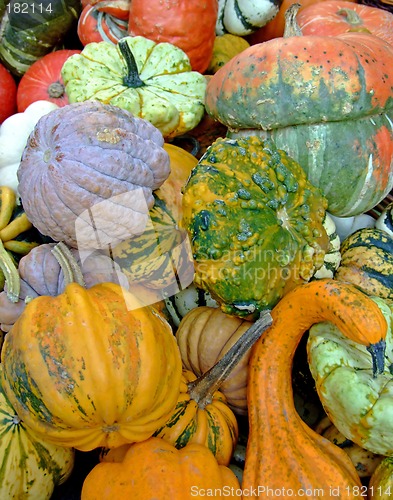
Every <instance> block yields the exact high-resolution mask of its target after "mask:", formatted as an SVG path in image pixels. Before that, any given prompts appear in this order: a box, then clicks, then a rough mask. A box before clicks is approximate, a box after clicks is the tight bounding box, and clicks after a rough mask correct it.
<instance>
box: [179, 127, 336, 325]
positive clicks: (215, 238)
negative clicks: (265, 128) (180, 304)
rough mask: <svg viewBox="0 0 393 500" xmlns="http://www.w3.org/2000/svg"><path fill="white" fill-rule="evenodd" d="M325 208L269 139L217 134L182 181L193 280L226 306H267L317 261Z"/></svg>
mask: <svg viewBox="0 0 393 500" xmlns="http://www.w3.org/2000/svg"><path fill="white" fill-rule="evenodd" d="M325 209H326V200H325V199H324V197H323V196H322V194H321V192H320V191H319V189H317V188H315V187H314V186H313V185H312V184H310V182H309V181H308V180H307V178H306V175H305V173H304V171H303V170H302V168H301V167H300V165H299V164H298V163H296V162H295V161H294V160H292V158H290V157H289V156H288V155H287V154H286V153H285V152H284V151H281V150H278V149H277V148H276V147H275V146H274V144H273V143H272V142H270V141H267V142H264V141H262V140H261V139H259V138H258V137H256V136H249V137H248V138H240V139H237V140H231V139H222V138H219V139H217V140H216V141H215V142H214V143H213V144H212V145H211V146H210V147H209V148H208V150H207V152H206V153H205V155H204V156H203V157H202V158H201V159H200V161H199V163H198V165H197V166H196V167H195V168H194V169H193V171H192V173H191V176H190V178H189V180H188V182H187V184H186V186H185V188H184V195H183V219H182V226H183V227H184V228H186V229H187V231H188V233H189V236H190V240H191V245H192V250H193V255H194V261H195V277H194V282H195V284H196V286H198V287H200V288H202V289H205V290H207V291H209V292H210V293H211V295H212V297H213V298H214V299H215V300H216V301H217V302H219V303H220V305H221V308H222V310H223V311H224V312H226V313H230V314H236V315H239V316H247V315H249V314H253V313H255V312H258V311H260V310H263V309H269V308H271V307H272V306H274V305H275V304H276V303H277V301H278V300H279V299H280V298H281V297H282V296H283V295H284V294H285V293H286V292H288V291H289V290H290V289H292V288H293V287H294V286H295V285H297V284H299V283H304V282H307V281H308V280H309V279H310V278H311V277H312V276H313V274H314V273H315V271H316V270H317V269H318V268H319V267H321V266H322V264H323V260H324V256H325V252H326V251H327V249H328V244H329V241H328V237H327V234H326V231H325V229H324V227H323V218H324V215H325Z"/></svg>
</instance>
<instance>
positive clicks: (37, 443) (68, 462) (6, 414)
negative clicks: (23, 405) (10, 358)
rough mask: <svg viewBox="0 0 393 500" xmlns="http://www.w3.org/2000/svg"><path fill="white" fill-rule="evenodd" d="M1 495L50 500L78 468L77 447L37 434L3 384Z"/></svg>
mask: <svg viewBox="0 0 393 500" xmlns="http://www.w3.org/2000/svg"><path fill="white" fill-rule="evenodd" d="M0 457H1V460H0V464H1V465H0V498H1V499H2V500H11V499H23V500H46V499H49V498H51V495H52V493H53V491H54V488H55V486H57V485H59V484H62V483H63V482H64V481H65V480H66V479H68V477H69V476H70V474H71V472H72V470H73V468H74V450H73V449H72V448H63V447H61V446H57V445H54V444H51V443H47V442H45V441H43V440H42V439H40V438H38V437H36V436H35V435H34V434H33V433H32V431H30V430H29V429H28V428H27V427H26V426H25V425H24V423H23V421H21V420H20V419H19V417H18V415H17V414H16V412H15V410H14V408H13V407H12V405H11V403H10V401H9V400H8V398H7V396H6V395H5V394H4V391H3V389H2V387H1V386H0Z"/></svg>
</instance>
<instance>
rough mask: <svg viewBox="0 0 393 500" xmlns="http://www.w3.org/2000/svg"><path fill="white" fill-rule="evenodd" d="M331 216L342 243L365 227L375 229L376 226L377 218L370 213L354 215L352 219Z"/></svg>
mask: <svg viewBox="0 0 393 500" xmlns="http://www.w3.org/2000/svg"><path fill="white" fill-rule="evenodd" d="M329 215H330V217H331V219H332V220H333V221H334V224H335V226H336V232H337V234H338V237H339V238H340V241H344V240H345V238H347V237H348V236H349V235H351V234H352V233H354V232H355V231H357V230H358V229H363V228H365V227H374V226H375V224H376V221H375V217H374V216H372V215H370V214H369V213H366V214H359V215H353V216H352V217H336V216H335V215H331V214H329ZM377 217H378V216H377Z"/></svg>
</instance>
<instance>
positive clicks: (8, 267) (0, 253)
mask: <svg viewBox="0 0 393 500" xmlns="http://www.w3.org/2000/svg"><path fill="white" fill-rule="evenodd" d="M0 270H1V271H2V272H3V274H4V279H5V283H6V285H7V297H8V299H9V300H10V301H11V302H14V303H16V302H18V300H19V294H20V276H19V272H18V269H17V267H16V266H15V264H14V261H13V259H12V257H11V255H10V254H9V253H8V252H7V250H6V249H5V248H4V245H3V242H2V241H1V239H0Z"/></svg>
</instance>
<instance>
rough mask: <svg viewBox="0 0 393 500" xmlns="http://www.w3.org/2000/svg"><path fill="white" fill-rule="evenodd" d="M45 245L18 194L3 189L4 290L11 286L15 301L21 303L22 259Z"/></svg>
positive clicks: (0, 280) (0, 275)
mask: <svg viewBox="0 0 393 500" xmlns="http://www.w3.org/2000/svg"><path fill="white" fill-rule="evenodd" d="M40 243H41V235H40V234H39V233H38V232H37V231H36V230H35V228H33V226H32V224H31V222H30V221H29V219H28V218H27V215H26V213H25V211H24V210H23V207H22V206H21V205H18V204H17V202H16V193H15V191H13V190H12V189H11V188H9V187H7V186H0V288H1V290H2V289H3V286H4V284H5V283H6V284H7V295H8V297H9V299H10V301H11V302H15V301H17V300H18V295H19V283H18V282H17V280H16V279H15V276H14V270H15V266H16V265H17V263H18V261H19V259H20V258H21V257H22V256H23V255H26V254H28V253H29V252H30V250H32V249H33V248H34V247H36V246H37V245H39V244H40Z"/></svg>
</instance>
